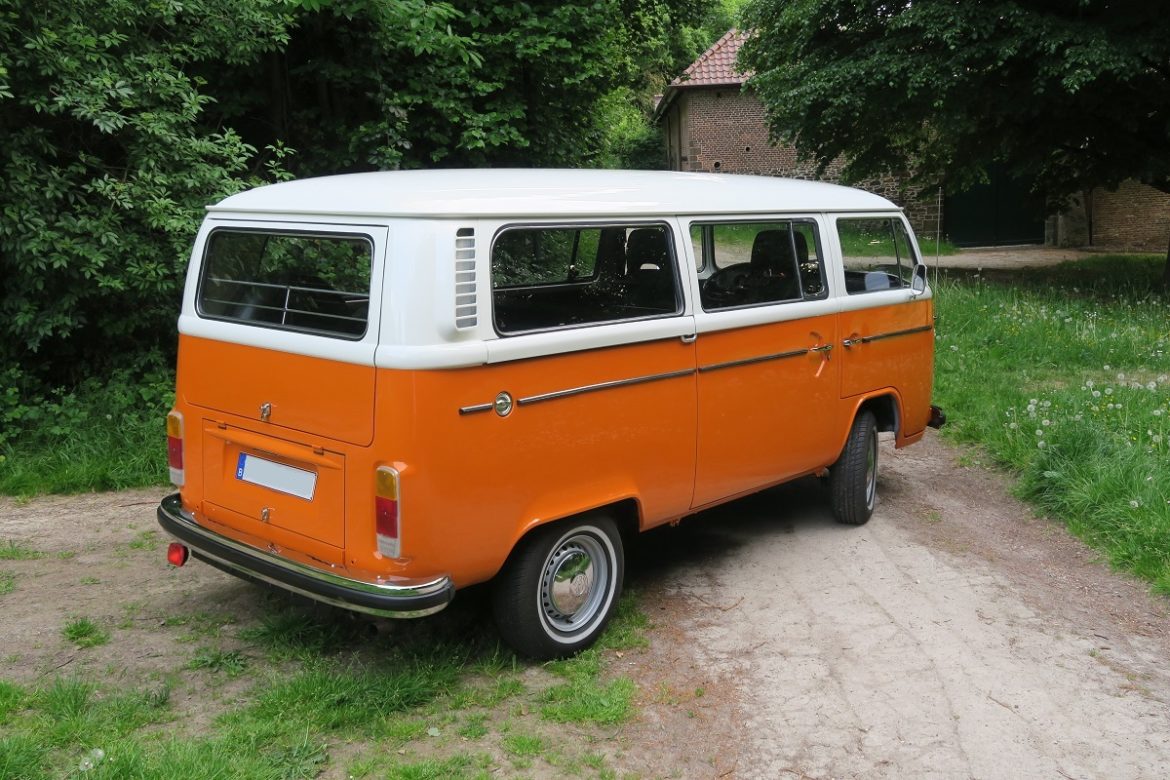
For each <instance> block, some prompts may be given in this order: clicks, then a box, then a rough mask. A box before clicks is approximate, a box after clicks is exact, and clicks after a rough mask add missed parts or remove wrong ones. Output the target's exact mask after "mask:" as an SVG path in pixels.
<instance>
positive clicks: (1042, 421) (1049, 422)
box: [1040, 420, 1052, 428]
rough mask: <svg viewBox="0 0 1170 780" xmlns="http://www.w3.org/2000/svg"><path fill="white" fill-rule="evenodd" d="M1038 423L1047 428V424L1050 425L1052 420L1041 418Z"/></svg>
mask: <svg viewBox="0 0 1170 780" xmlns="http://www.w3.org/2000/svg"><path fill="white" fill-rule="evenodd" d="M1040 424H1041V425H1043V426H1044V427H1045V428H1047V427H1048V426H1049V425H1052V420H1041V421H1040Z"/></svg>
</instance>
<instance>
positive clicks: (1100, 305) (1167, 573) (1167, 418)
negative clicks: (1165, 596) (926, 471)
mask: <svg viewBox="0 0 1170 780" xmlns="http://www.w3.org/2000/svg"><path fill="white" fill-rule="evenodd" d="M1163 263H1164V259H1163V258H1157V257H1143V256H1121V255H1117V256H1103V257H1099V258H1093V259H1091V260H1087V261H1079V262H1076V263H1068V264H1064V265H1060V266H1056V267H1053V268H1045V269H1030V270H1024V271H1020V272H1013V273H1010V274H1007V273H1004V274H995V273H992V274H988V273H986V272H985V273H983V274H976V273H965V274H964V273H951V274H949V275H947V276H945V277H943V278H942V279H941V280H940V283H939V284H938V286H937V287H936V295H937V297H936V310H937V313H938V343H937V359H936V384H935V387H936V389H935V397H936V399H937V400H938V402H939V403H940V405H942V406H943V408H944V409H946V410H947V412H948V415H949V417H950V420H951V421H950V422H949V423H948V425H947V427H946V428H944V429H943V432H944V434H946V435H947V436H948V437H949V438H951V439H953V440H956V441H959V442H965V443H972V444H978V445H980V446H981V447H982V448H983V449H984V450H985V451H986V452H987V453H988V454H989V455H990V456H991V457H992V458H993V459H994V460H995V462H997V463H998V464H1000V465H1002V466H1006V467H1007V468H1009V469H1011V470H1012V471H1014V472H1015V473H1016V474H1018V475H1019V482H1018V485H1019V493H1020V494H1021V496H1023V497H1025V498H1027V499H1029V500H1031V501H1032V502H1034V503H1035V504H1036V505H1037V506H1038V507H1040V508H1041V509H1043V510H1044V511H1046V512H1048V513H1051V514H1052V515H1054V516H1056V517H1059V518H1062V519H1063V520H1064V521H1065V522H1066V523H1067V524H1068V526H1069V528H1070V529H1071V530H1072V531H1073V532H1074V533H1075V534H1077V535H1078V536H1080V537H1081V538H1083V539H1085V540H1086V541H1087V542H1089V543H1090V544H1091V545H1093V546H1094V547H1097V548H1098V549H1100V550H1101V551H1102V552H1104V553H1105V554H1106V555H1107V556H1108V558H1109V560H1110V561H1111V562H1112V563H1113V564H1114V565H1116V566H1118V567H1121V568H1124V569H1127V570H1129V571H1131V572H1133V573H1135V574H1137V575H1138V576H1140V577H1143V578H1145V579H1147V580H1149V581H1150V582H1151V583H1152V584H1153V586H1154V587H1155V589H1156V590H1158V591H1160V592H1163V593H1170V468H1167V464H1168V463H1170V328H1168V322H1170V295H1168V294H1167V293H1166V291H1164V290H1163V289H1162V288H1161V286H1160V282H1159V280H1160V275H1161V269H1162V264H1163Z"/></svg>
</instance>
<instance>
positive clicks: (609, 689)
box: [0, 594, 647, 780]
mask: <svg viewBox="0 0 1170 780" xmlns="http://www.w3.org/2000/svg"><path fill="white" fill-rule="evenodd" d="M123 607H126V609H125V611H128V612H133V611H135V610H136V609H137V607H138V605H137V604H136V603H130V604H128V605H123ZM452 609H457V606H453V607H452ZM473 614H474V613H473V612H464V613H463V614H458V613H452V614H451V615H450V616H439V618H438V619H436V620H434V621H431V622H426V621H419V622H414V621H410V622H404V623H394V624H392V625H391V627H389V628H384V629H383V630H379V631H371V630H370V627H371V624H370V623H369V622H368V621H363V620H361V619H358V620H354V619H352V618H350V617H347V616H344V615H341V614H339V613H337V612H334V611H330V610H321V609H315V608H313V609H305V608H302V607H299V606H293V605H290V604H289V603H288V602H287V601H284V600H281V599H278V598H274V599H273V604H272V605H271V608H270V610H269V611H268V617H266V618H265V619H263V620H254V621H247V622H244V624H243V625H242V626H240V629H239V630H238V631H235V632H233V634H234V636H233V637H232V639H231V645H230V646H228V647H224V646H223V645H221V642H222V641H226V640H223V639H222V638H221V639H220V640H216V639H214V638H211V639H210V641H209V637H207V636H202V637H200V639H201V646H200V647H198V649H192V651H191V654H190V656H189V657H188V658H187V659H186V662H185V663H184V659H182V658H176V659H175V663H174V665H173V666H172V667H171V671H169V672H167V673H165V675H162V676H158V675H156V673H154V672H150V673H149V675H148V678H149V679H151V680H152V682H150V683H148V684H145V685H141V686H140V687H135V685H133V684H130V683H128V680H127V672H128V671H129V670H127V669H122V668H117V669H115V668H114V667H106V668H105V671H104V672H103V671H102V670H101V669H98V668H96V667H76V666H75V667H71V668H77V669H78V670H79V674H80V675H82V676H79V677H59V678H56V679H53V680H48V681H45V682H43V683H40V684H37V685H35V686H27V687H26V686H22V685H17V684H15V683H13V682H8V681H4V680H0V777H3V778H5V780H7V778H44V777H81V776H84V777H93V778H95V779H98V778H141V777H149V778H175V780H178V778H184V779H186V778H219V779H221V780H222V778H227V777H247V778H259V779H260V780H268V779H271V780H278V779H279V780H283V779H284V778H313V777H317V776H319V775H321V774H322V773H328V774H330V775H337V774H338V773H339V772H340V770H342V769H349V773H350V774H352V775H354V776H355V777H367V776H368V777H376V778H379V779H381V778H448V777H453V778H479V777H492V776H501V775H503V776H515V775H516V773H517V772H520V773H521V774H525V773H536V774H541V773H544V774H549V773H550V772H552V773H553V774H563V772H562V771H561V769H563V768H565V767H581V768H586V769H583V771H584V776H587V777H588V776H597V775H601V776H611V775H610V774H609V773H608V770H607V769H606V768H605V764H604V760H603V759H601V758H599V757H595V756H593V755H592V754H589V753H586V752H585V751H586V750H587V749H591V750H593V751H596V750H597V747H596V745H597V744H598V743H599V742H602V741H605V740H609V739H613V734H612V733H606V732H612V725H613V724H618V723H621V722H622V721H624V720H625V719H627V718H628V717H629V716H630V715H631V714H632V713H633V693H634V685H633V683H632V682H631V681H630V680H628V679H626V678H624V677H616V678H614V677H613V676H612V674H611V673H610V671H609V669H608V666H609V663H610V659H611V658H612V657H613V653H614V651H615V650H617V649H625V650H629V649H632V648H636V647H639V646H642V645H644V644H645V643H646V639H645V636H644V632H645V628H646V626H647V620H646V618H645V616H644V615H643V614H642V613H641V612H640V611H639V610H638V608H637V604H636V600H635V597H634V596H633V595H632V594H627V595H625V596H624V597H623V599H622V601H621V602H620V605H619V610H618V613H617V616H616V618H615V620H614V621H613V623H612V624H611V626H610V628H609V630H608V631H607V632H606V634H605V635H604V636H603V637H602V640H601V641H600V642H599V644H598V646H597V647H596V648H594V649H592V650H590V651H588V652H587V653H583V654H581V655H580V656H578V657H577V658H574V659H571V660H568V661H562V662H559V663H557V664H553V665H548V666H531V665H528V664H526V663H525V662H523V661H522V660H520V659H518V658H517V657H516V656H515V655H514V654H512V653H511V652H509V651H506V650H503V649H501V647H500V646H499V644H498V641H497V639H496V637H495V636H494V634H492V633H491V632H490V631H488V630H486V627H485V626H484V625H483V624H482V623H480V622H478V621H477V620H475V619H471V620H470V622H469V618H471V616H472V615H473ZM231 622H233V620H232V618H231V617H224V616H217V615H210V614H207V613H193V614H191V615H189V616H182V615H178V616H172V618H171V619H168V620H165V621H162V624H157V622H156V621H152V625H153V626H154V627H153V628H147V627H146V624H143V625H142V626H140V627H137V628H135V629H134V630H133V631H126V632H119V633H118V634H117V636H111V635H110V634H109V633H108V632H107V631H105V629H103V627H102V626H101V625H100V624H98V623H97V622H95V621H93V620H91V619H88V618H81V617H79V618H76V619H74V620H72V621H70V622H69V623H68V625H67V626H65V627H64V629H63V631H62V633H63V635H64V636H65V637H66V638H67V639H69V640H70V641H72V642H75V643H76V644H78V645H81V646H84V645H87V644H91V643H95V642H97V641H98V638H99V637H100V638H101V641H108V642H126V643H130V642H133V643H134V646H135V647H139V646H141V643H142V642H143V641H144V640H143V638H144V637H147V638H148V637H149V633H145V632H149V631H151V630H155V631H159V632H161V633H163V634H167V633H170V632H183V631H187V630H191V629H194V628H202V627H214V628H216V629H218V628H219V627H221V626H224V625H225V624H228V623H231ZM399 626H402V627H403V628H401V629H399V628H398V627H399ZM546 669H547V671H546ZM550 673H551V674H552V675H554V684H553V685H552V686H551V687H549V686H548V684H547V681H546V682H544V683H538V684H537V688H536V690H529V689H528V687H527V686H526V684H525V680H527V679H529V678H530V677H532V676H536V677H540V676H541V675H547V674H550ZM225 686H230V687H229V688H227V691H228V692H227V693H225V694H220V693H219V691H220V689H221V688H224V687H225ZM172 690H176V691H182V692H183V694H184V695H183V696H181V697H174V698H175V699H177V701H176V700H173V699H172V696H171V691H172ZM192 697H198V698H197V700H198V701H200V707H201V708H203V709H204V710H205V712H207V714H206V715H205V716H204V717H203V718H201V719H200V720H201V722H202V725H200V726H199V727H197V729H189V728H188V726H187V725H186V723H187V718H188V715H189V712H187V711H185V709H184V708H185V707H188V706H190V704H191V701H192ZM563 723H571V724H573V725H572V728H573V733H574V735H576V736H579V737H580V739H579V740H577V741H574V742H570V743H563V740H562V737H563V734H564V728H565V727H564V726H563V725H561V724H563ZM602 729H605V730H606V731H602ZM472 742H474V743H475V751H476V752H472V751H471V750H469V749H468V748H469V747H470V745H469V743H472ZM342 745H344V746H345V747H344V749H343V750H341V751H339V752H341V754H342V755H334V752H335V749H336V748H338V746H342ZM95 750H97V751H100V752H98V753H95V752H94V751H95ZM492 756H495V757H496V758H493V757H492ZM86 762H88V763H87V764H86V765H87V766H88V765H89V764H92V769H88V768H87V769H85V770H82V769H81V767H82V765H83V763H86ZM587 768H592V769H587ZM594 770H595V771H594Z"/></svg>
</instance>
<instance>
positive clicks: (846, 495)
mask: <svg viewBox="0 0 1170 780" xmlns="http://www.w3.org/2000/svg"><path fill="white" fill-rule="evenodd" d="M877 444H878V437H877V420H876V419H875V418H874V416H873V412H871V411H869V410H866V411H863V412H861V413H860V414H858V415H857V417H856V418H855V419H854V420H853V427H852V428H851V429H850V430H849V439H848V440H847V441H846V442H845V449H844V450H842V451H841V457H840V458H838V459H837V462H836V463H834V464H833V465H832V466H831V467H830V468H829V495H830V496H831V497H832V502H833V516H834V517H836V518H837V522H839V523H846V524H848V525H864V524H865V523H866V522H868V521H869V518H870V517H871V516H872V515H873V508H874V506H876V505H877V467H878V446H877Z"/></svg>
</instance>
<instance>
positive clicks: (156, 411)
mask: <svg viewBox="0 0 1170 780" xmlns="http://www.w3.org/2000/svg"><path fill="white" fill-rule="evenodd" d="M173 390H174V373H173V370H172V369H170V368H169V367H167V368H161V367H159V366H158V365H155V364H153V363H152V364H151V366H150V367H147V368H138V369H134V370H130V369H119V370H116V371H113V372H111V373H110V375H109V376H103V377H101V378H91V379H87V380H85V381H83V382H82V383H80V384H79V385H78V386H77V387H74V388H71V389H66V388H57V389H54V390H52V391H51V392H47V393H46V392H43V391H42V392H41V393H40V394H39V395H40V396H41V397H35V398H21V400H20V401H19V403H17V404H16V405H14V406H10V405H7V404H5V405H0V494H3V495H16V496H33V495H40V494H43V493H79V492H85V491H94V490H119V489H122V488H129V487H143V486H148V485H162V484H166V482H167V465H166V462H167V461H166V414H167V410H168V409H169V408H170V404H171V399H172V398H173ZM24 392H25V393H28V394H35V391H33V390H29V389H26V390H25V391H24Z"/></svg>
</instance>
